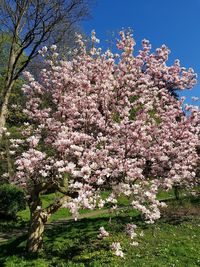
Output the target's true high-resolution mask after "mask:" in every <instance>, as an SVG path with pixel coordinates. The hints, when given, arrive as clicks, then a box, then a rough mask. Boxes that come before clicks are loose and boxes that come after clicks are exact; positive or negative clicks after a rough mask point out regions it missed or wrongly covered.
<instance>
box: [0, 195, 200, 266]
mask: <svg viewBox="0 0 200 267" xmlns="http://www.w3.org/2000/svg"><path fill="white" fill-rule="evenodd" d="M161 195H162V194H161ZM53 197H55V196H53V195H49V196H44V198H43V204H44V205H47V204H48V203H49V201H51V200H52V198H53ZM45 201H46V204H45ZM126 201H127V200H126V199H123V198H122V199H121V203H122V204H126V203H127V202H126ZM167 203H168V208H167V209H166V210H163V212H162V214H163V216H162V218H161V219H160V220H159V221H158V222H157V223H156V224H155V225H147V224H145V223H144V222H143V221H142V219H141V217H140V215H139V214H138V213H137V212H135V211H133V210H131V209H130V208H129V207H128V206H127V208H126V210H125V212H120V213H118V214H109V213H108V212H107V211H106V210H105V211H103V213H102V212H101V213H100V214H98V213H96V214H95V213H92V212H91V213H89V214H86V211H82V213H84V214H85V216H88V217H87V218H82V219H80V220H78V221H76V222H75V221H72V220H69V221H66V222H64V221H60V222H59V221H56V220H57V219H58V218H63V216H66V215H67V216H69V213H68V211H67V210H64V209H61V210H60V211H59V212H58V213H57V215H55V217H54V218H53V221H54V222H52V223H50V224H49V225H47V228H46V231H45V237H44V250H43V252H41V253H40V254H38V255H30V254H29V255H28V254H26V253H25V242H26V234H22V235H20V236H18V237H14V236H13V238H11V239H10V240H9V241H7V242H4V243H2V244H1V245H0V266H6V267H12V266H17V267H18V266H19V267H21V266H32V267H33V266H35V267H36V266H37V267H47V266H50V267H51V266H58V267H62V266H70V267H72V266H80V267H84V266H85V267H86V266H94V267H98V266H109V267H115V266H116V267H117V266H120V267H121V266H125V267H126V266H127V267H128V266H130V267H135V266H136V267H140V266H145V267H146V266H148V267H165V266H166V267H170V266H171V267H172V266H177V267H193V266H194V267H195V266H200V240H199V237H200V200H199V198H194V197H189V198H188V197H185V198H182V199H181V200H180V201H175V200H173V199H169V200H168V201H167ZM20 216H21V221H18V222H15V223H14V222H13V223H12V222H10V223H8V224H7V225H6V224H5V222H4V223H3V222H1V230H2V231H3V230H4V231H11V230H12V229H14V228H15V229H18V231H20V229H22V230H23V229H24V227H25V226H26V221H25V219H26V218H28V217H27V216H28V215H27V211H25V212H23V213H20ZM23 216H24V217H23ZM110 216H111V217H112V220H111V222H110ZM130 220H131V221H132V222H133V223H136V224H137V225H138V228H137V232H138V233H141V232H143V233H144V235H143V236H139V237H138V238H137V241H138V242H139V246H137V247H136V246H131V245H130V240H129V238H128V236H127V235H126V234H125V233H124V232H123V228H124V226H125V224H126V223H127V222H130ZM100 226H104V227H105V229H106V230H108V231H109V232H110V236H109V237H108V238H105V239H104V240H100V239H99V238H98V237H97V236H98V233H99V231H98V230H99V227H100ZM113 241H120V242H121V246H122V247H123V251H124V253H125V258H118V257H116V256H114V255H113V254H112V252H111V251H110V244H111V243H112V242H113Z"/></svg>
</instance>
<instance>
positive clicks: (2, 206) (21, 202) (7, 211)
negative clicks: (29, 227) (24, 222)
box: [0, 184, 26, 217]
mask: <svg viewBox="0 0 200 267" xmlns="http://www.w3.org/2000/svg"><path fill="white" fill-rule="evenodd" d="M25 208H26V201H25V195H24V192H23V191H22V190H21V189H19V188H17V187H16V186H13V185H10V184H3V185H0V213H1V215H4V216H10V217H16V215H17V212H18V211H20V210H24V209H25Z"/></svg>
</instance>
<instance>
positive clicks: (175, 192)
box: [174, 185, 180, 200]
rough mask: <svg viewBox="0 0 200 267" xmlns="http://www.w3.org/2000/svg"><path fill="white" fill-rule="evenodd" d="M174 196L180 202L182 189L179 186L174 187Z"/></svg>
mask: <svg viewBox="0 0 200 267" xmlns="http://www.w3.org/2000/svg"><path fill="white" fill-rule="evenodd" d="M174 195H175V199H176V200H180V188H179V187H178V186H177V185H174Z"/></svg>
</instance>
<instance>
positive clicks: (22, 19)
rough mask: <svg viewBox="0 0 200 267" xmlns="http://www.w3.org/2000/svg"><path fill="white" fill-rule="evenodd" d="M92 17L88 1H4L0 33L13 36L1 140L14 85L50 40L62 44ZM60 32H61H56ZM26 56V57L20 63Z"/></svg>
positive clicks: (0, 115) (0, 113)
mask: <svg viewBox="0 0 200 267" xmlns="http://www.w3.org/2000/svg"><path fill="white" fill-rule="evenodd" d="M88 14H89V4H88V1H87V0H45V1H43V0H26V1H24V0H15V1H12V0H8V1H7V0H1V1H0V22H1V30H2V31H3V32H8V33H9V35H10V36H11V45H10V48H9V58H8V65H7V70H6V73H5V77H4V85H3V87H2V90H1V102H0V139H1V138H2V133H3V128H4V126H5V122H6V116H7V113H8V102H9V98H10V94H11V91H12V89H13V85H14V83H15V81H16V80H17V79H18V78H19V76H20V74H21V73H22V71H23V70H24V69H25V68H26V67H27V66H28V64H29V63H30V61H31V60H33V59H34V58H35V57H36V56H37V54H38V49H39V48H40V47H41V46H42V45H44V44H45V43H47V42H48V40H50V38H51V36H52V34H53V33H55V32H56V34H54V42H55V43H57V42H60V41H61V40H62V38H63V36H64V35H65V33H66V32H68V33H69V29H70V28H71V27H74V25H75V24H76V23H78V22H79V21H80V20H82V19H84V18H86V17H87V16H88ZM58 28H59V32H57V30H58ZM23 54H26V55H27V57H26V59H25V60H23V61H21V60H20V59H21V57H22V55H23Z"/></svg>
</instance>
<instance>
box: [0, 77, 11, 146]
mask: <svg viewBox="0 0 200 267" xmlns="http://www.w3.org/2000/svg"><path fill="white" fill-rule="evenodd" d="M12 87H13V82H12V83H11V84H10V85H8V87H6V89H5V91H6V93H5V96H4V97H2V99H1V101H2V103H1V110H0V141H1V139H2V136H3V128H4V127H5V125H6V117H7V114H8V103H9V98H10V94H11V90H12Z"/></svg>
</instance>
